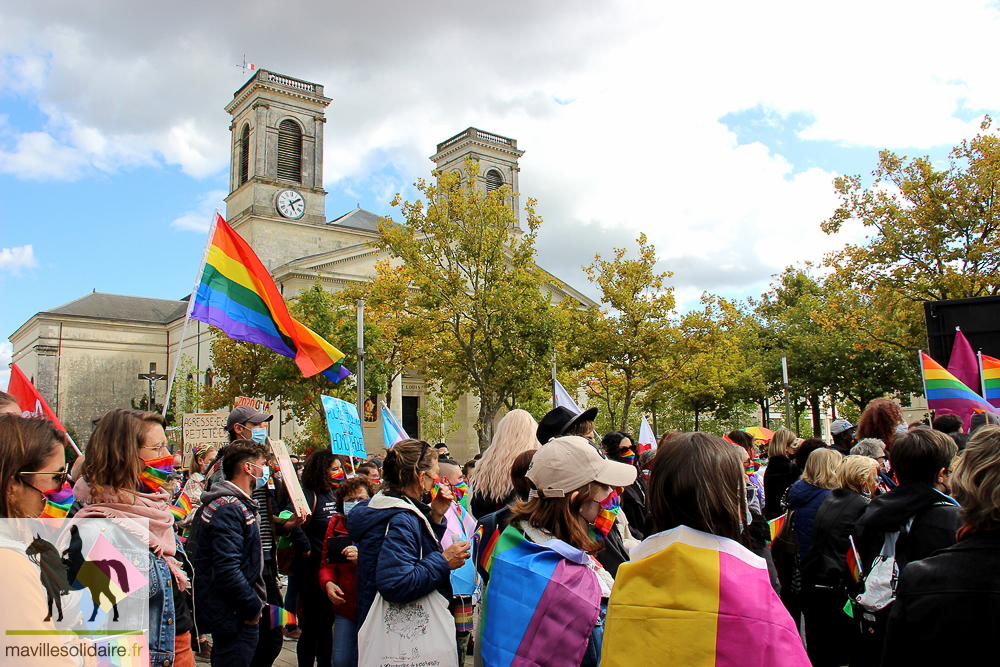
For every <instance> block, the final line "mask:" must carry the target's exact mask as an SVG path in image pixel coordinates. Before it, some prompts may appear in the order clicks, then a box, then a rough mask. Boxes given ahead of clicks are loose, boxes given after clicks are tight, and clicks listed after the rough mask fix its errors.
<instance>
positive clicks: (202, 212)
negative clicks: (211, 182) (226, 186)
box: [170, 190, 226, 232]
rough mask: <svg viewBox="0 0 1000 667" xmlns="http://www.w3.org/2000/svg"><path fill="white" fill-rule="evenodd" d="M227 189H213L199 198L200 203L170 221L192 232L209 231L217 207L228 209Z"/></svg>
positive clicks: (223, 209)
mask: <svg viewBox="0 0 1000 667" xmlns="http://www.w3.org/2000/svg"><path fill="white" fill-rule="evenodd" d="M225 199H226V191H225V190H212V191H210V192H206V193H205V194H203V195H201V196H200V197H199V198H198V205H197V206H196V207H195V208H194V209H193V210H191V211H187V212H186V213H184V215H182V216H180V217H179V218H177V219H176V220H174V221H173V222H171V223H170V226H171V227H173V228H174V229H184V230H187V231H192V232H207V231H208V228H209V226H210V225H211V224H212V216H213V215H214V213H215V210H216V209H219V210H220V211H225V210H226V202H225Z"/></svg>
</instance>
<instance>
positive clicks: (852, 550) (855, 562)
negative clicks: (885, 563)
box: [847, 535, 864, 584]
mask: <svg viewBox="0 0 1000 667" xmlns="http://www.w3.org/2000/svg"><path fill="white" fill-rule="evenodd" d="M847 539H848V540H850V543H851V544H850V546H849V547H848V548H847V569H848V570H850V571H851V578H852V579H854V583H856V584H858V583H861V575H862V574H864V569H863V568H862V567H861V556H860V555H859V554H858V548H857V547H856V546H854V536H853V535H848V536H847Z"/></svg>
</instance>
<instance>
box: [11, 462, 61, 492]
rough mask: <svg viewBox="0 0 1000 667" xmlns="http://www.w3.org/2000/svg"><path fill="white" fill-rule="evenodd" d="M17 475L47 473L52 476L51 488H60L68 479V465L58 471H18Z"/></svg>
mask: <svg viewBox="0 0 1000 667" xmlns="http://www.w3.org/2000/svg"><path fill="white" fill-rule="evenodd" d="M18 475H48V476H49V477H51V478H52V483H53V485H54V486H53V488H55V487H59V488H62V485H63V484H65V483H66V482H68V481H69V466H66V469H65V470H60V471H58V472H44V471H42V472H19V473H18Z"/></svg>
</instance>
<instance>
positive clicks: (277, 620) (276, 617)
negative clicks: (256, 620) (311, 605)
mask: <svg viewBox="0 0 1000 667" xmlns="http://www.w3.org/2000/svg"><path fill="white" fill-rule="evenodd" d="M267 606H268V617H269V618H270V619H271V627H272V628H282V627H284V626H286V625H295V614H292V613H291V612H288V611H285V610H284V609H282V608H281V607H277V606H275V605H273V604H269V605H267Z"/></svg>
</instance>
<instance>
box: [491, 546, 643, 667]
mask: <svg viewBox="0 0 1000 667" xmlns="http://www.w3.org/2000/svg"><path fill="white" fill-rule="evenodd" d="M589 559H590V556H588V555H587V554H586V553H584V552H583V551H580V550H579V549H576V548H574V547H572V546H570V545H568V544H566V543H565V542H562V541H561V540H549V541H548V542H546V543H545V544H535V543H534V542H529V541H528V540H526V539H525V538H524V535H522V534H521V531H519V530H517V529H516V528H514V527H513V526H508V527H507V528H506V529H505V530H504V531H503V533H502V535H501V537H500V539H499V541H498V542H497V543H496V545H495V548H494V549H493V551H492V564H491V568H490V569H491V573H492V576H491V577H490V580H489V584H488V585H487V587H486V592H485V595H484V598H483V600H484V601H483V616H482V618H483V620H482V629H481V633H482V634H481V640H480V641H481V642H482V643H481V644H480V645H481V646H482V657H483V665H484V666H485V667H514V666H517V667H521V666H528V665H530V666H531V667H579V665H580V661H581V660H582V659H583V654H584V652H585V651H586V650H587V643H588V642H589V641H590V633H591V631H592V630H593V629H594V624H595V623H596V622H597V617H598V615H599V614H600V604H601V587H600V584H599V583H598V581H597V575H596V574H594V572H593V570H591V569H590V568H589V567H588V566H587V565H586V563H587V562H588V561H589ZM653 664H656V663H653Z"/></svg>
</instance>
